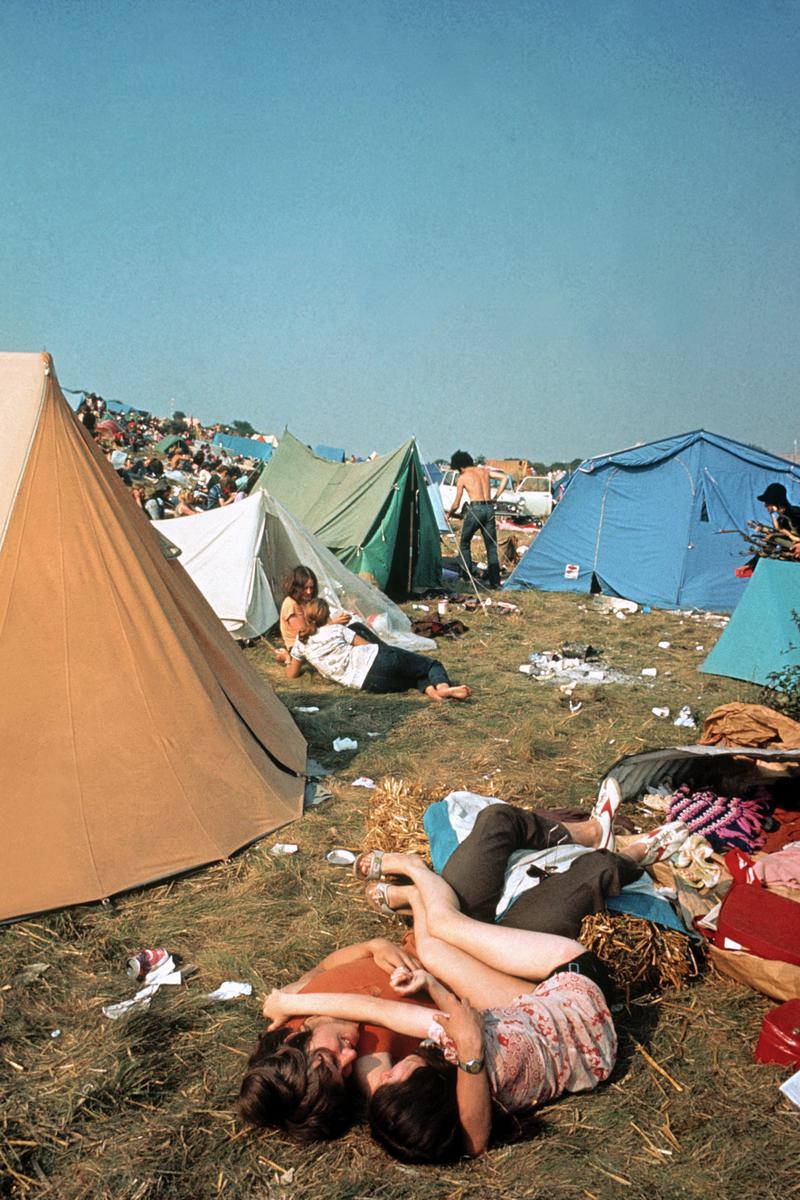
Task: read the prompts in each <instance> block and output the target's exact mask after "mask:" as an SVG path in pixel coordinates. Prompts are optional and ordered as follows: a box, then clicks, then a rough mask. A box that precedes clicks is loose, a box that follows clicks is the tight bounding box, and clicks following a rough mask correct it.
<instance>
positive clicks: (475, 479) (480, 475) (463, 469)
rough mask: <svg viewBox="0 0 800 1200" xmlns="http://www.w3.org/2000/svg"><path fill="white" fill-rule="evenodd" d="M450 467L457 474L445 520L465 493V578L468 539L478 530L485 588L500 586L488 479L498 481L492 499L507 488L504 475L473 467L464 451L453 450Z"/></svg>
mask: <svg viewBox="0 0 800 1200" xmlns="http://www.w3.org/2000/svg"><path fill="white" fill-rule="evenodd" d="M450 467H451V468H452V470H454V471H458V473H459V474H458V486H457V487H456V495H455V499H454V501H453V504H452V506H451V508H450V512H449V513H448V514H447V515H448V517H453V516H455V514H456V513H457V512H458V508H459V505H460V504H461V498H462V496H463V495H464V492H466V493H467V496H468V498H469V501H468V503H467V504H465V506H464V524H463V527H462V529H461V542H460V544H459V548H458V549H459V554H460V556H461V561H462V563H463V566H464V570H465V571H466V573H467V576H468V578H472V576H473V567H472V551H471V545H472V539H473V537H474V535H475V534H476V533H477V532H478V530H480V532H481V536H482V537H483V544H484V545H485V547H486V561H487V564H488V566H489V587H490V588H499V587H500V559H499V557H498V554H497V526H496V524H495V518H494V505H493V504H492V480H493V479H499V480H500V481H501V482H500V486H499V488H498V489H497V492H496V494H495V499H497V496H499V495H500V494H501V492H503V491H505V489H506V487H507V486H508V475H506V473H505V471H499V470H498V469H497V468H496V467H476V466H475V463H474V461H473V459H472V455H470V454H467V452H466V451H465V450H456V452H455V454H454V455H453V457H452V458H451V459H450Z"/></svg>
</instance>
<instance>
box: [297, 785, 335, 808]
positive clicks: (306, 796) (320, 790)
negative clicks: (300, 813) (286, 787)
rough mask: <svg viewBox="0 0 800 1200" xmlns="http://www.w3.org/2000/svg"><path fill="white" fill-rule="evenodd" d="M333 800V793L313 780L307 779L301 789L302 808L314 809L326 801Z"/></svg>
mask: <svg viewBox="0 0 800 1200" xmlns="http://www.w3.org/2000/svg"><path fill="white" fill-rule="evenodd" d="M332 799H333V792H332V791H331V790H330V788H326V787H325V785H324V784H323V783H320V782H319V781H318V780H315V779H307V780H306V784H305V787H304V789H303V808H304V809H307V808H316V807H317V805H318V804H324V802H325V801H326V800H332Z"/></svg>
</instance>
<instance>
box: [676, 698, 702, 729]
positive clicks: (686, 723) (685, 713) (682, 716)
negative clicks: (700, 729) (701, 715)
mask: <svg viewBox="0 0 800 1200" xmlns="http://www.w3.org/2000/svg"><path fill="white" fill-rule="evenodd" d="M672 724H673V725H680V726H682V727H683V728H684V729H697V721H695V719H694V717H693V716H692V710H691V709H690V708H689V705H688V704H684V706H683V708H682V709H681V711H680V712H679V713H678V715H677V717H676V718H675V720H674V721H673V722H672Z"/></svg>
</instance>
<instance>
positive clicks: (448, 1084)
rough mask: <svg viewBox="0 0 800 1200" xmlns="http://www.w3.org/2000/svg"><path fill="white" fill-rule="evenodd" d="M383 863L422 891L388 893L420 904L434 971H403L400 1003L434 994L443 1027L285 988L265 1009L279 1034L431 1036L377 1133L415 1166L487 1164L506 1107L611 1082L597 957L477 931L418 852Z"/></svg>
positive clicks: (420, 947)
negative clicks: (312, 1020)
mask: <svg viewBox="0 0 800 1200" xmlns="http://www.w3.org/2000/svg"><path fill="white" fill-rule="evenodd" d="M382 866H383V870H384V871H385V872H387V873H388V874H397V875H399V874H402V875H405V876H407V877H408V878H409V879H410V880H411V885H409V886H406V887H399V886H398V887H391V888H390V892H391V893H392V895H391V899H390V901H389V903H390V904H391V906H392V907H393V908H397V907H398V906H399V905H400V904H401V903H402V902H404V901H405V903H407V904H408V905H409V906H410V907H411V909H412V911H413V914H414V936H415V939H416V945H417V952H418V954H419V957H420V959H421V960H422V962H423V963H424V964H425V967H426V968H427V970H425V971H412V970H408V969H407V968H405V967H403V968H400V969H399V970H398V971H396V972H395V974H394V975H393V977H392V979H393V983H394V985H395V987H396V988H397V990H398V991H402V992H406V991H416V989H417V988H419V987H427V989H428V991H429V992H430V995H431V997H432V999H433V1001H434V1003H435V1004H436V1005H437V1006H438V1007H439V1009H440V1010H441V1011H440V1012H438V1013H435V1014H433V1019H432V1014H431V1011H430V1009H427V1008H423V1007H418V1006H417V1005H414V1004H408V1003H400V1002H397V1001H392V1000H380V999H376V998H374V997H372V996H356V995H351V994H340V995H336V994H330V995H320V994H312V993H305V994H303V995H289V994H287V993H285V992H281V991H273V992H272V993H271V994H270V995H269V996H268V997H267V1000H266V1001H265V1003H264V1009H263V1011H264V1015H265V1016H266V1017H269V1018H270V1019H271V1021H272V1022H273V1024H274V1025H278V1024H280V1023H281V1022H283V1021H285V1020H286V1019H287V1018H288V1017H290V1016H296V1015H301V1014H302V1015H309V1014H316V1015H328V1016H333V1015H335V1016H338V1017H341V1018H350V1019H352V1020H354V1021H367V1020H368V1021H373V1022H376V1023H379V1024H382V1025H386V1026H387V1027H388V1028H390V1029H394V1030H397V1031H398V1032H401V1033H405V1034H411V1035H414V1036H416V1037H418V1038H419V1039H420V1046H419V1048H418V1050H417V1052H416V1053H414V1054H411V1055H408V1056H406V1057H405V1058H403V1059H401V1060H399V1061H397V1062H395V1063H390V1064H388V1065H387V1069H386V1071H385V1072H384V1073H383V1075H382V1077H381V1078H380V1079H379V1081H378V1082H379V1086H378V1087H377V1088H376V1089H375V1090H374V1093H373V1095H372V1098H371V1101H370V1107H369V1118H370V1125H371V1127H372V1132H373V1135H374V1136H375V1138H376V1139H377V1140H378V1141H379V1142H380V1143H381V1144H382V1145H383V1146H384V1147H385V1148H386V1149H387V1150H389V1152H390V1153H392V1154H394V1155H395V1156H396V1157H397V1158H400V1159H402V1160H404V1161H406V1162H446V1161H451V1160H453V1159H456V1158H458V1157H459V1156H461V1155H463V1154H468V1155H477V1154H480V1153H482V1152H483V1151H484V1150H485V1149H486V1148H487V1146H488V1145H489V1142H490V1139H491V1135H492V1126H493V1121H494V1114H495V1113H496V1112H497V1111H498V1110H499V1111H500V1112H503V1113H513V1112H520V1111H522V1110H526V1109H531V1108H534V1107H536V1106H537V1105H539V1104H543V1103H547V1102H549V1101H551V1100H554V1099H555V1098H556V1097H557V1096H560V1095H561V1094H562V1093H563V1092H580V1091H586V1090H589V1089H592V1088H595V1087H596V1086H597V1085H598V1084H599V1083H600V1082H602V1081H603V1080H604V1079H607V1078H608V1076H609V1074H610V1073H611V1070H612V1068H613V1066H614V1062H615V1059H616V1053H617V1037H616V1032H615V1030H614V1024H613V1021H612V1019H611V1014H610V1012H609V1009H608V1003H607V999H606V994H605V990H604V989H605V986H606V983H605V972H604V969H603V967H602V965H601V964H600V963H599V962H598V960H597V959H596V958H595V957H594V955H592V954H591V953H589V952H588V951H587V950H586V948H585V947H584V946H583V945H581V943H580V942H577V941H573V940H572V939H571V938H565V937H560V936H558V935H557V934H550V933H531V932H529V931H527V930H522V929H513V928H509V927H502V926H498V925H489V924H486V923H484V922H480V921H474V920H473V919H472V918H470V917H467V916H465V915H464V914H463V913H462V912H460V911H459V908H458V904H457V902H456V899H455V893H454V892H453V890H452V888H450V886H449V885H448V884H447V883H446V882H445V881H444V880H443V879H440V878H439V877H438V876H437V875H434V874H433V872H431V871H429V870H428V869H427V868H426V867H425V866H424V864H423V863H422V862H421V860H420V859H418V858H416V857H415V856H413V855H403V854H385V855H384V856H383V859H382ZM429 972H430V973H429ZM434 976H435V977H436V978H434ZM438 980H442V981H444V983H439V982H438ZM445 985H447V986H445ZM448 986H449V987H451V988H453V989H454V990H453V991H452V992H451V991H448ZM456 993H457V994H456Z"/></svg>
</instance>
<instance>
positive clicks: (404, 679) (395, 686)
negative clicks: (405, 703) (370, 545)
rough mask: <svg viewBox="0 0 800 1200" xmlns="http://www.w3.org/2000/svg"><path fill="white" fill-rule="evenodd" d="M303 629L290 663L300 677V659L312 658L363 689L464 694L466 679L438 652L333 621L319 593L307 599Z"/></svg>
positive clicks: (331, 675) (447, 696)
mask: <svg viewBox="0 0 800 1200" xmlns="http://www.w3.org/2000/svg"><path fill="white" fill-rule="evenodd" d="M303 620H304V621H305V629H303V630H302V631H301V632H300V633H298V635H297V640H296V641H295V643H294V645H293V646H292V649H291V652H290V654H289V658H288V662H287V663H286V674H287V675H288V677H289V678H290V679H296V678H297V676H298V675H299V674H300V666H301V663H303V662H304V661H305V662H309V663H311V665H312V667H316V669H317V670H318V671H319V673H320V675H324V676H325V677H326V679H333V680H334V682H336V683H341V684H343V685H344V686H345V687H352V688H360V689H361V690H362V691H364V692H405V691H407V690H408V689H409V688H412V687H416V688H417V689H418V691H420V692H421V693H422V695H423V696H426V697H427V698H428V699H429V700H466V699H467V698H468V696H469V695H470V690H469V688H468V687H467V686H466V685H465V684H460V685H459V684H451V683H450V680H449V678H448V675H447V672H446V671H445V669H444V667H443V666H442V664H441V663H440V662H438V661H437V659H435V658H425V657H424V655H422V654H413V653H412V652H411V651H410V650H401V649H399V648H398V647H396V646H387V645H386V644H385V643H384V642H368V641H367V639H366V638H364V637H362V636H361V635H360V634H358V633H356V631H355V630H354V629H351V628H349V627H348V626H345V625H341V624H336V623H335V622H333V621H331V612H330V608H329V607H328V603H327V601H326V600H323V599H321V597H317V599H316V600H311V601H309V602H308V603H307V604H304V605H303Z"/></svg>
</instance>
